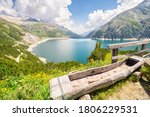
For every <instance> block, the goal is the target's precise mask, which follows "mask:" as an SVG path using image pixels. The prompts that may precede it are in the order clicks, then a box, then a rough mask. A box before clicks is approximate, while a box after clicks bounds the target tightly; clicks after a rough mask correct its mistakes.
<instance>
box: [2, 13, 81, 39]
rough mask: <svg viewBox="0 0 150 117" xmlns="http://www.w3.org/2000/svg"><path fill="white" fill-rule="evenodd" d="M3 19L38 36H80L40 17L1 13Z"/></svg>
mask: <svg viewBox="0 0 150 117" xmlns="http://www.w3.org/2000/svg"><path fill="white" fill-rule="evenodd" d="M0 17H1V18H2V19H5V20H7V21H8V22H12V23H15V24H17V25H19V26H21V27H22V28H23V29H24V30H25V31H26V32H29V33H32V34H34V35H36V36H38V37H40V38H41V37H50V38H55V37H56V38H69V37H70V38H71V37H72V38H78V37H80V36H79V35H78V34H76V33H74V32H72V31H70V30H68V29H66V28H64V27H62V26H59V25H56V24H48V23H44V22H41V21H40V20H38V19H33V18H28V17H26V18H21V17H12V16H5V15H0Z"/></svg>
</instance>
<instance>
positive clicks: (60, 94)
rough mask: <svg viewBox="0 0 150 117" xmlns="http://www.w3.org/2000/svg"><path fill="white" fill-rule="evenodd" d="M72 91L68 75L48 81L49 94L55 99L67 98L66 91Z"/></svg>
mask: <svg viewBox="0 0 150 117" xmlns="http://www.w3.org/2000/svg"><path fill="white" fill-rule="evenodd" d="M72 91H73V87H72V85H71V83H70V80H69V78H68V76H62V77H59V78H54V79H52V80H51V81H50V96H51V98H52V99H55V100H62V99H63V100H65V99H67V98H68V93H70V92H72Z"/></svg>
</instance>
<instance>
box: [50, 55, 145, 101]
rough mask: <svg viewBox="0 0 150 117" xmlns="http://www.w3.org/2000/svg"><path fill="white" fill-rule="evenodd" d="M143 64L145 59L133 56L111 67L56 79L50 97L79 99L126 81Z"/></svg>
mask: <svg viewBox="0 0 150 117" xmlns="http://www.w3.org/2000/svg"><path fill="white" fill-rule="evenodd" d="M143 64H144V59H143V58H141V57H137V56H132V57H130V58H128V59H125V60H123V61H120V62H117V63H114V64H111V65H107V66H103V67H96V68H92V69H88V70H84V71H81V72H76V73H72V74H69V75H66V76H62V77H58V78H54V79H52V80H50V97H51V98H52V99H54V100H72V99H77V98H79V97H81V96H83V95H85V94H88V93H91V92H93V91H95V90H97V89H102V88H105V87H108V86H110V85H112V84H114V83H116V82H118V81H120V80H123V79H126V78H127V77H128V76H129V75H131V74H132V73H133V72H134V71H135V70H137V69H138V68H139V67H140V66H142V65H143Z"/></svg>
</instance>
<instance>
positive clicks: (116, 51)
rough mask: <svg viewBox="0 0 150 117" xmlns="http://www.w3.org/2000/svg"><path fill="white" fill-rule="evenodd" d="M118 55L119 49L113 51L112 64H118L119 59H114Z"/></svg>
mask: <svg viewBox="0 0 150 117" xmlns="http://www.w3.org/2000/svg"><path fill="white" fill-rule="evenodd" d="M117 55H118V48H115V49H113V50H112V63H116V62H117V60H118V59H114V58H113V57H115V56H117Z"/></svg>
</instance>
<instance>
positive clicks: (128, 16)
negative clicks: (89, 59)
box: [86, 0, 150, 39]
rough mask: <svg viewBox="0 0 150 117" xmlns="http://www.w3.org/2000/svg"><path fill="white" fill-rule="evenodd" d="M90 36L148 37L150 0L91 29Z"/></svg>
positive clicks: (149, 34) (149, 35)
mask: <svg viewBox="0 0 150 117" xmlns="http://www.w3.org/2000/svg"><path fill="white" fill-rule="evenodd" d="M86 37H90V38H111V39H116V38H150V0H144V2H142V3H141V4H139V5H138V6H137V7H135V8H133V9H131V10H128V11H125V12H123V13H121V14H120V15H118V16H116V17H115V18H114V19H112V20H111V21H110V22H108V23H107V24H105V25H104V26H102V27H100V28H98V29H96V30H94V31H92V32H91V33H90V34H89V35H87V36H86Z"/></svg>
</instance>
